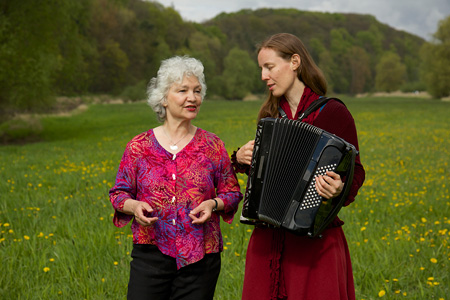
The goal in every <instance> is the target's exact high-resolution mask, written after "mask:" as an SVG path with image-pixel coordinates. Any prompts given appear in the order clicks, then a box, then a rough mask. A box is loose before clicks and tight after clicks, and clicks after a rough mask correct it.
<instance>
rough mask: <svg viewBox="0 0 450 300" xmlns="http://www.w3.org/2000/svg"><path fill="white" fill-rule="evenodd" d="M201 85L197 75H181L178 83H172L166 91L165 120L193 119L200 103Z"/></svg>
mask: <svg viewBox="0 0 450 300" xmlns="http://www.w3.org/2000/svg"><path fill="white" fill-rule="evenodd" d="M201 91H202V86H201V85H200V82H199V81H198V79H197V77H195V76H189V77H186V76H185V77H183V80H182V81H181V82H180V83H174V84H173V85H172V86H171V87H170V89H169V91H168V92H167V97H166V99H167V100H166V102H165V103H164V104H163V105H164V107H165V108H166V116H167V120H180V121H183V120H193V119H195V117H196V116H197V114H198V112H199V110H200V105H201V104H202V96H201Z"/></svg>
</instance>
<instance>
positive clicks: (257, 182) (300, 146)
mask: <svg viewBox="0 0 450 300" xmlns="http://www.w3.org/2000/svg"><path fill="white" fill-rule="evenodd" d="M356 155H357V150H356V148H355V147H354V146H353V145H352V144H350V143H348V142H346V141H345V140H343V139H342V138H339V137H337V136H336V135H333V134H331V133H328V132H326V131H324V130H322V129H320V128H318V127H315V126H313V125H310V124H307V123H303V122H300V121H297V120H289V119H286V118H282V119H275V118H264V119H262V120H260V121H259V123H258V126H257V130H256V136H255V145H254V149H253V157H252V162H251V165H250V172H249V176H248V180H247V189H246V192H245V197H244V204H243V208H242V215H241V222H242V223H245V224H253V225H258V224H261V223H263V224H269V225H271V226H274V227H277V228H284V229H286V230H288V231H290V232H293V233H295V234H298V235H309V236H311V237H316V236H320V234H321V232H322V231H323V230H324V229H325V228H326V227H327V226H328V225H329V224H330V223H331V222H332V221H333V219H334V218H335V217H336V215H337V214H338V212H339V210H340V208H341V207H342V206H343V204H344V202H345V199H346V198H347V196H348V193H349V191H350V186H351V182H352V180H353V172H354V166H355V157H356ZM326 171H334V172H336V173H338V174H340V175H341V178H343V179H342V180H343V181H344V189H343V191H342V193H341V194H340V195H339V196H338V197H336V198H334V199H331V200H328V201H326V199H324V198H322V197H321V196H319V195H318V193H317V191H316V188H315V177H316V176H318V175H323V174H325V172H326Z"/></svg>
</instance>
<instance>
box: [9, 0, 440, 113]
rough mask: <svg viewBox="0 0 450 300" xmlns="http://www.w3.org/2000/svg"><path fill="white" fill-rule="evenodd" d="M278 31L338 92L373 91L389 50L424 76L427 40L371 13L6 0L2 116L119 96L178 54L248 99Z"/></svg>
mask: <svg viewBox="0 0 450 300" xmlns="http://www.w3.org/2000/svg"><path fill="white" fill-rule="evenodd" d="M56 3H57V4H56ZM278 32H290V33H292V34H295V35H297V36H298V37H300V38H301V39H302V41H303V42H304V43H305V45H306V46H307V48H308V49H309V50H310V52H311V54H312V56H313V57H314V59H315V60H316V63H317V64H318V65H319V66H320V67H321V68H322V69H323V71H324V73H325V74H326V77H327V80H328V82H329V86H330V90H333V91H335V92H337V93H349V94H356V93H361V92H368V91H373V90H374V85H375V84H374V82H375V73H376V71H375V69H376V65H377V64H379V63H380V59H381V57H382V56H383V54H385V53H386V52H389V51H395V52H396V53H398V55H399V56H400V59H401V62H402V64H404V65H405V66H406V74H405V75H404V80H405V81H406V82H407V83H408V82H418V81H420V80H421V78H419V64H420V57H419V51H418V49H419V48H420V47H421V45H422V44H423V42H424V41H423V40H422V39H421V38H418V37H416V36H413V35H411V34H408V33H405V32H401V31H397V30H394V29H392V28H390V27H388V26H387V25H384V24H381V23H379V22H378V21H377V20H376V19H375V18H374V17H372V16H369V15H358V14H337V13H333V14H330V13H319V12H306V11H300V10H297V9H257V10H251V9H245V10H242V11H239V12H236V13H230V14H227V13H223V14H220V15H219V16H217V17H216V18H214V19H212V20H209V21H207V22H205V23H203V24H197V23H192V22H186V21H184V20H183V19H182V18H181V16H180V15H179V13H178V12H177V11H175V10H174V8H173V7H165V6H164V5H162V4H160V3H158V2H156V1H143V0H79V1H72V0H61V1H55V0H51V1H44V2H43V3H38V2H36V1H31V0H21V1H13V0H4V1H2V3H1V5H0V85H1V88H0V108H1V113H2V114H3V115H11V114H13V113H16V112H23V111H35V110H39V109H41V110H42V109H45V108H46V107H48V106H49V105H51V104H52V103H53V95H58V96H61V95H62V96H64V95H66V96H67V95H69V96H73V95H81V94H89V93H108V94H118V93H120V92H121V91H123V90H124V89H125V88H126V87H129V86H135V85H136V84H138V83H139V82H141V81H146V82H148V80H149V79H150V78H151V77H153V76H155V74H156V71H157V69H158V68H159V65H160V62H161V60H162V59H165V58H168V57H170V56H173V55H174V54H178V55H185V54H188V55H191V56H194V57H196V58H199V59H200V60H201V61H202V62H203V63H204V66H205V75H206V79H207V82H208V94H209V95H213V96H214V95H219V96H221V95H224V96H226V97H227V98H241V97H242V95H244V94H245V93H247V92H249V91H250V92H252V93H261V92H262V91H263V89H264V85H263V84H262V83H261V81H260V79H259V78H260V76H259V74H256V73H255V72H253V67H252V66H251V65H250V64H248V62H247V61H250V60H252V61H253V62H254V63H255V62H256V52H255V50H256V45H257V44H258V43H259V42H261V41H262V40H263V39H264V38H266V37H267V36H269V35H271V34H274V33H278ZM443 34H444V33H442V34H440V35H443ZM444 35H445V34H444ZM447 48H448V47H447ZM232 49H238V50H243V51H245V52H246V53H247V57H245V58H243V55H238V57H237V59H238V60H241V59H242V62H244V63H245V69H246V71H244V72H243V73H242V69H236V70H234V72H233V71H232V70H231V69H230V68H234V67H241V66H240V65H239V63H232V62H230V61H229V60H230V58H228V56H229V55H231V54H233V53H235V52H236V51H235V50H233V51H232ZM393 49H394V50H393ZM430 51H431V50H430ZM433 51H435V50H433ZM436 51H437V50H436ZM425 52H429V51H425ZM443 53H444V54H445V51H444V52H443ZM233 55H234V54H233ZM434 55H435V54H430V55H428V57H433V56H434ZM248 58H250V59H248ZM226 59H228V61H226ZM433 63H434V62H433ZM433 63H430V64H428V65H429V66H430V68H431V66H433ZM444 63H445V61H441V62H439V63H438V65H442V64H444ZM227 68H228V69H227ZM225 73H226V74H227V78H225V77H224V74H225ZM425 73H430V72H424V74H425ZM231 74H232V75H231ZM244 75H247V77H250V76H253V78H252V79H249V78H245V77H246V76H244ZM228 76H231V77H236V76H238V77H239V80H236V79H232V78H231V77H230V78H228ZM433 76H434V77H433ZM436 76H438V77H439V78H438V77H436ZM445 76H446V75H445V74H444V73H442V74H440V75H437V74H436V73H434V75H430V74H429V75H425V76H424V77H423V78H426V81H427V85H430V84H432V83H433V82H435V81H436V80H438V82H440V84H441V85H442V80H443V79H445V78H446V77H445ZM435 77H436V78H435ZM233 80H234V82H233ZM257 82H258V83H257ZM428 82H429V83H428ZM444 87H445V86H444ZM444 87H439V88H434V90H436V89H437V90H440V89H442V88H444ZM229 89H230V90H229Z"/></svg>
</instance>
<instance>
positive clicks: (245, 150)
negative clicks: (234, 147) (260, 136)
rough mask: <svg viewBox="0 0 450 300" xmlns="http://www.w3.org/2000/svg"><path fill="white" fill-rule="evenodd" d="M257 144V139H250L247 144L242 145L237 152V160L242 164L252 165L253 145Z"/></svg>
mask: <svg viewBox="0 0 450 300" xmlns="http://www.w3.org/2000/svg"><path fill="white" fill-rule="evenodd" d="M254 146H255V141H254V140H252V141H249V142H248V143H247V144H245V145H244V146H242V147H241V148H240V149H239V150H238V152H236V160H237V162H238V163H240V164H241V165H250V164H251V162H252V155H253V147H254Z"/></svg>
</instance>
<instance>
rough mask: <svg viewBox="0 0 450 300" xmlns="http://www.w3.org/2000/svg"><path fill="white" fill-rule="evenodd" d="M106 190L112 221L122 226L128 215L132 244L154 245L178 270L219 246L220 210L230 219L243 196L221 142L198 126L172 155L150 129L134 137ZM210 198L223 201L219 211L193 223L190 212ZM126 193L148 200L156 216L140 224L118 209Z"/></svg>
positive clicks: (125, 197) (220, 247)
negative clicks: (173, 262) (203, 221)
mask: <svg viewBox="0 0 450 300" xmlns="http://www.w3.org/2000/svg"><path fill="white" fill-rule="evenodd" d="M109 195H110V200H111V203H112V205H113V207H114V209H115V214H114V220H113V222H114V225H116V226H117V227H123V226H125V225H126V224H128V222H130V221H131V220H132V219H133V223H132V224H131V230H132V232H133V243H135V244H153V245H156V246H157V247H158V248H159V250H160V251H161V252H162V253H164V254H166V255H169V256H171V257H174V258H175V259H176V262H177V267H178V269H180V268H181V267H183V266H186V265H188V264H191V263H194V262H197V261H199V260H201V259H202V258H203V257H204V255H205V253H217V252H221V251H223V240H222V234H221V232H220V218H219V215H221V216H222V218H223V220H224V221H225V222H227V223H231V222H232V221H233V216H234V214H235V213H236V211H237V209H238V204H239V201H240V200H241V199H242V194H241V192H240V188H239V184H238V181H237V179H236V175H235V173H234V170H233V168H232V166H231V162H230V158H229V156H228V153H227V151H226V149H225V146H224V143H223V142H222V141H221V140H220V139H219V138H218V137H217V136H216V135H214V134H212V133H210V132H207V131H205V130H203V129H201V128H198V129H197V131H196V133H195V135H194V138H193V139H192V140H191V141H190V142H189V144H187V145H186V147H184V148H183V149H182V150H181V151H180V152H178V153H177V154H176V155H174V154H171V153H170V152H168V151H167V150H165V149H164V148H163V147H162V146H161V145H160V144H159V143H158V141H157V140H156V138H155V135H154V133H153V130H152V129H151V130H149V131H147V132H144V133H141V134H139V135H138V136H136V137H134V138H133V139H132V140H131V141H130V142H129V143H128V145H127V147H126V149H125V153H124V154H123V157H122V161H121V162H120V166H119V170H118V172H117V177H116V183H115V185H114V187H113V188H112V189H111V190H110V192H109ZM214 197H219V198H220V199H222V200H223V202H224V204H225V207H224V210H222V211H220V212H215V213H213V214H212V217H211V219H210V221H208V222H206V223H204V224H192V223H191V222H192V219H191V218H190V217H189V212H190V211H191V210H192V209H194V208H195V207H197V206H198V205H199V204H200V203H201V202H202V201H205V200H208V199H212V198H214ZM129 198H131V199H136V200H139V201H146V202H147V203H149V204H150V206H151V207H152V208H153V210H154V211H153V213H152V214H151V217H154V216H156V217H158V221H157V222H156V223H155V224H154V225H152V226H149V227H144V226H141V225H139V224H138V223H137V222H136V221H135V220H134V216H132V215H127V214H124V213H122V212H120V211H119V210H122V209H123V205H124V201H125V200H126V199H129Z"/></svg>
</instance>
